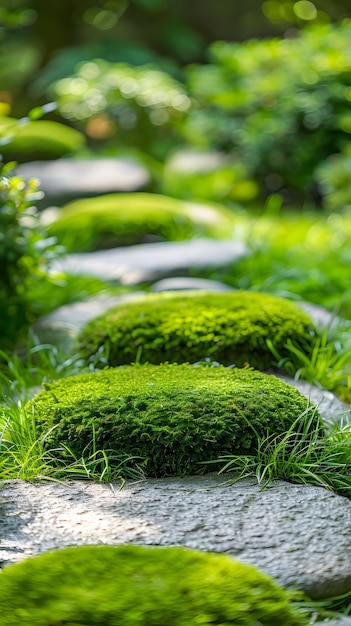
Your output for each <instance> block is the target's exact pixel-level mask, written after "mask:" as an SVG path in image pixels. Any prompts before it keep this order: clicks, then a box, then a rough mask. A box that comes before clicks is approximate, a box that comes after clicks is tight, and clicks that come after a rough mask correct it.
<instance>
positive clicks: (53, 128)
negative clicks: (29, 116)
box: [0, 117, 85, 163]
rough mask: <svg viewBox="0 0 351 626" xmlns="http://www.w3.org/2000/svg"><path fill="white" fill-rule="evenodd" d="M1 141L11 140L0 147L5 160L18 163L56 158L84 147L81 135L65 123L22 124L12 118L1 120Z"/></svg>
mask: <svg viewBox="0 0 351 626" xmlns="http://www.w3.org/2000/svg"><path fill="white" fill-rule="evenodd" d="M1 139H2V140H5V139H6V140H7V139H8V140H7V141H6V143H4V144H2V145H1V148H0V149H1V153H2V154H3V156H4V158H5V159H6V161H10V160H12V159H13V160H15V161H18V162H19V163H23V162H26V161H34V160H37V159H44V160H45V159H57V158H59V157H61V156H63V155H64V154H68V153H69V152H74V151H76V150H79V149H81V148H82V147H83V146H84V144H85V139H84V136H83V135H82V134H81V133H80V132H78V131H77V130H74V129H73V128H70V127H69V126H66V125H64V124H59V123H58V122H52V121H49V120H38V121H33V122H26V123H24V124H21V123H19V121H18V120H16V119H14V118H9V117H2V118H0V140H1Z"/></svg>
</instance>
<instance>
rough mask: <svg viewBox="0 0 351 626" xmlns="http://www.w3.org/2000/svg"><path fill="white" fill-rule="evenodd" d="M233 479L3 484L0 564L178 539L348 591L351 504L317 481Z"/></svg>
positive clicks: (333, 590)
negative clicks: (53, 552)
mask: <svg viewBox="0 0 351 626" xmlns="http://www.w3.org/2000/svg"><path fill="white" fill-rule="evenodd" d="M225 478H228V475H226V476H221V477H219V476H215V475H211V474H208V475H206V476H200V477H186V478H167V479H152V480H148V481H145V482H139V483H132V482H130V481H129V482H127V485H126V486H125V487H124V488H123V489H121V490H118V487H119V485H118V484H115V485H103V484H95V483H87V482H82V481H69V482H67V483H64V484H62V483H51V482H42V483H39V484H36V485H33V484H28V483H25V482H23V481H20V480H15V481H5V482H4V483H3V486H2V489H1V491H0V519H1V524H0V561H1V562H2V563H3V564H6V563H11V562H16V561H19V560H21V559H23V558H25V557H26V556H29V555H32V554H38V553H41V552H43V551H46V550H49V549H51V548H59V547H63V546H68V545H80V544H96V543H98V544H100V543H106V544H128V543H134V544H143V545H162V546H170V545H181V546H187V547H189V548H196V549H201V550H205V551H213V552H224V553H227V554H230V555H232V556H234V557H237V558H239V559H241V560H242V561H246V562H249V563H253V564H254V565H256V566H258V567H260V568H261V569H262V570H264V571H266V572H267V573H269V574H271V575H272V576H274V577H275V578H276V579H277V580H278V581H279V582H280V583H281V584H282V585H284V586H291V585H297V586H298V588H300V589H303V590H305V591H306V592H307V593H308V594H309V595H310V596H311V597H313V598H323V597H329V596H331V595H337V594H341V593H344V592H347V591H349V590H350V589H351V502H350V501H349V500H347V499H345V498H343V497H341V496H337V495H335V494H332V493H330V492H328V491H327V490H324V489H322V488H319V487H313V486H308V485H293V484H289V483H285V482H282V481H275V482H274V483H272V485H271V486H270V487H268V488H267V489H266V490H264V491H260V490H259V487H258V485H257V484H256V482H255V481H254V480H251V479H246V480H244V481H241V482H239V483H236V484H234V485H228V484H223V482H224V480H225Z"/></svg>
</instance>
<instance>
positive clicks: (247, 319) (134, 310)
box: [78, 291, 314, 369]
mask: <svg viewBox="0 0 351 626" xmlns="http://www.w3.org/2000/svg"><path fill="white" fill-rule="evenodd" d="M313 332H314V330H313V325H312V321H311V319H310V317H309V316H308V315H307V314H306V313H304V312H303V311H301V310H300V309H299V308H298V307H297V306H296V305H295V304H294V303H292V302H289V301H288V300H284V299H283V298H277V297H275V296H270V295H267V294H263V293H255V292H250V291H247V292H246V291H237V292H233V293H215V294H214V293H203V292H201V293H199V292H186V293H184V292H183V293H180V294H179V293H165V294H157V295H156V294H155V295H149V296H146V297H145V298H142V299H138V300H137V301H135V302H130V303H127V304H124V305H121V306H118V307H114V308H113V309H110V310H109V311H107V312H106V313H104V314H103V315H101V316H99V317H97V318H95V319H93V320H91V321H90V322H89V323H88V324H87V325H86V326H85V327H84V328H83V329H82V331H81V333H80V335H79V337H78V345H79V348H80V350H81V351H82V354H83V356H84V357H90V356H91V355H93V354H95V353H96V352H98V351H100V352H101V351H103V352H104V356H105V357H106V359H107V361H108V363H109V365H122V364H124V363H132V362H134V361H138V362H143V363H162V362H165V361H169V362H176V363H184V362H189V361H190V362H191V363H194V362H195V361H198V360H202V359H205V358H207V357H209V358H212V359H216V360H217V361H219V362H220V363H223V364H224V365H231V364H235V365H237V366H238V367H242V366H243V365H245V364H249V365H251V366H253V367H255V368H257V369H268V368H269V367H272V366H273V365H274V363H275V361H274V358H273V356H272V353H271V352H270V350H269V349H268V347H267V340H270V341H271V342H273V343H274V345H275V347H276V349H277V350H278V352H279V354H280V355H281V356H285V355H287V353H286V350H285V345H286V342H287V341H288V340H291V341H292V342H293V343H294V344H295V345H300V344H301V342H303V343H304V344H307V345H309V344H310V343H311V341H312V335H313Z"/></svg>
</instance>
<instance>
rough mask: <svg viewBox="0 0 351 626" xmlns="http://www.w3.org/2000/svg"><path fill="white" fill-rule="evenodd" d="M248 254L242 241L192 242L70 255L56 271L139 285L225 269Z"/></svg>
mask: <svg viewBox="0 0 351 626" xmlns="http://www.w3.org/2000/svg"><path fill="white" fill-rule="evenodd" d="M247 254H248V249H247V247H246V246H245V244H243V243H241V242H239V241H233V240H231V239H225V240H218V239H192V240H191V241H175V242H174V241H168V242H157V243H146V244H140V245H136V246H127V247H122V248H113V249H111V250H98V251H96V252H81V253H76V254H68V255H67V256H66V257H64V258H63V259H59V260H58V261H56V262H55V263H54V264H53V269H54V270H58V271H62V272H67V273H68V274H76V275H87V276H96V277H97V278H101V279H103V280H115V281H119V282H120V283H121V284H122V285H137V284H138V283H141V282H145V281H151V280H157V279H159V278H163V277H169V276H171V275H172V274H177V273H178V274H179V272H184V270H186V271H188V269H189V268H195V269H196V268H205V267H223V266H225V265H228V264H230V263H234V262H235V261H238V260H239V259H241V258H242V257H244V256H246V255H247Z"/></svg>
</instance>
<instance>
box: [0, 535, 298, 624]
mask: <svg viewBox="0 0 351 626" xmlns="http://www.w3.org/2000/svg"><path fill="white" fill-rule="evenodd" d="M289 598H290V594H289V592H287V591H285V590H284V589H282V588H281V587H279V586H278V585H277V584H276V583H275V582H274V581H273V579H271V578H270V577H269V576H267V575H266V574H263V573H262V572H260V571H259V570H258V569H257V568H255V567H254V566H252V565H247V564H245V563H241V562H239V561H236V560H234V559H231V558H230V557H228V556H225V555H219V554H211V553H210V554H204V553H202V552H197V551H194V550H187V549H185V548H176V547H175V548H151V547H150V548H145V547H142V546H80V547H75V548H65V549H63V550H58V551H55V552H47V553H45V554H42V555H40V556H36V557H34V558H30V559H27V560H26V561H24V562H22V563H19V564H16V565H12V566H10V567H7V568H5V570H4V571H3V573H1V574H0V626H24V625H25V624H26V625H28V626H29V625H30V626H62V625H63V624H67V625H69V626H79V625H82V626H93V625H94V626H121V625H122V624H123V626H206V625H208V626H210V625H211V626H213V625H214V624H216V625H217V626H229V625H231V624H233V625H235V626H255V625H256V624H257V625H258V624H260V625H264V624H265V625H267V626H283V625H284V626H300V625H303V624H307V620H306V618H303V616H302V614H301V613H298V612H297V610H296V609H294V608H293V607H292V606H291V604H290V603H289Z"/></svg>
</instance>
